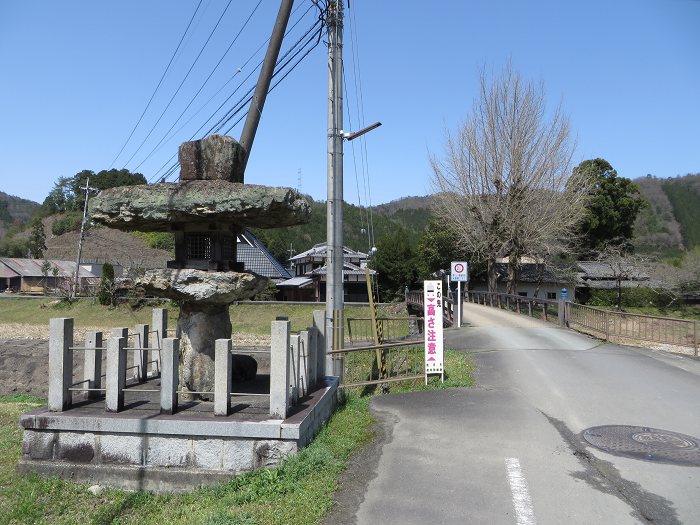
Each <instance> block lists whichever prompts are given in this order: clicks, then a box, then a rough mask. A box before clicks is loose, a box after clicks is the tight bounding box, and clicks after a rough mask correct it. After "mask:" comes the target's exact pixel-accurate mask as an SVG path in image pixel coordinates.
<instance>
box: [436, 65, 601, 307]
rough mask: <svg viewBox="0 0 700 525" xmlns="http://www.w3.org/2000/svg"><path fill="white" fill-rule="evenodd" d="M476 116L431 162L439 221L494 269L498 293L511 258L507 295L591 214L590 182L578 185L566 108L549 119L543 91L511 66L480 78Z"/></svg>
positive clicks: (492, 285) (491, 282)
mask: <svg viewBox="0 0 700 525" xmlns="http://www.w3.org/2000/svg"><path fill="white" fill-rule="evenodd" d="M480 86H481V87H480V95H479V98H478V100H476V101H475V102H474V107H473V110H472V114H471V116H470V117H469V118H468V119H467V121H466V122H464V123H463V124H462V125H460V126H459V127H458V129H457V131H456V132H455V133H450V132H449V131H448V132H447V133H446V135H447V137H446V143H445V153H444V155H443V156H442V158H437V157H436V156H434V155H431V159H430V160H431V164H432V168H433V172H434V177H433V182H434V186H435V189H436V191H438V192H439V195H440V199H439V202H440V206H439V209H438V214H439V215H440V216H441V217H442V218H443V219H444V220H448V221H450V223H451V224H454V226H455V230H456V231H457V233H458V236H459V238H458V239H457V241H458V242H459V243H461V244H462V245H463V247H464V248H465V249H466V250H467V251H468V252H469V253H474V254H476V255H477V256H478V257H480V258H482V259H483V260H485V261H486V262H487V273H488V288H489V290H490V291H495V290H496V259H497V258H498V257H504V256H506V255H507V256H508V260H509V264H508V291H509V292H510V293H514V292H515V288H516V286H517V279H518V276H517V267H518V261H519V260H520V258H521V257H522V256H523V255H527V254H533V255H538V254H543V253H553V252H555V251H557V250H559V249H561V248H562V247H564V246H565V245H566V242H567V238H568V239H569V240H570V239H571V238H572V237H573V235H574V228H575V226H576V224H577V223H578V222H579V221H580V218H581V217H582V214H583V212H584V205H585V202H586V200H587V198H588V184H589V183H587V182H586V181H585V180H583V179H581V180H575V181H574V180H572V177H573V176H572V175H570V174H571V157H572V154H573V144H572V140H571V138H570V130H569V121H568V118H567V117H566V115H564V114H563V112H562V110H561V107H560V106H559V107H557V108H556V109H555V110H554V111H553V112H552V113H551V114H548V113H547V112H546V107H545V99H544V87H543V85H542V84H533V83H532V82H526V81H524V80H523V79H522V77H521V76H520V75H519V74H518V73H516V72H514V71H513V69H512V67H511V66H510V64H508V66H506V68H505V69H504V71H503V73H502V74H501V75H500V76H498V77H496V78H494V79H493V80H491V81H489V78H488V77H487V75H486V74H485V73H482V74H481V84H480Z"/></svg>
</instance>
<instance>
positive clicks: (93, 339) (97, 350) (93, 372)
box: [83, 332, 102, 399]
mask: <svg viewBox="0 0 700 525" xmlns="http://www.w3.org/2000/svg"><path fill="white" fill-rule="evenodd" d="M85 348H90V349H91V350H85V365H84V366H83V380H84V381H85V383H84V385H85V387H86V388H102V332H87V333H86V334H85ZM87 397H88V399H96V398H98V397H100V392H96V391H92V392H88V393H87Z"/></svg>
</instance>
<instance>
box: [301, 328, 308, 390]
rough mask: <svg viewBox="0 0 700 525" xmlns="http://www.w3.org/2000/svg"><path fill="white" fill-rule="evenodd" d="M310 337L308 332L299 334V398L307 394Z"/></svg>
mask: <svg viewBox="0 0 700 525" xmlns="http://www.w3.org/2000/svg"><path fill="white" fill-rule="evenodd" d="M310 345H311V336H310V335H309V331H308V330H302V331H301V332H299V396H300V397H304V396H306V394H308V393H309V387H310V385H309V377H310V374H309V355H310V353H311V352H310V348H309V347H310Z"/></svg>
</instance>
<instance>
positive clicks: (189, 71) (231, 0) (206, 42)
mask: <svg viewBox="0 0 700 525" xmlns="http://www.w3.org/2000/svg"><path fill="white" fill-rule="evenodd" d="M232 2H233V0H229V1H228V3H227V4H226V7H225V8H224V10H223V11H222V13H221V15H220V16H219V19H218V20H217V21H216V24H215V25H214V28H213V29H212V30H211V32H210V33H209V36H208V37H207V39H206V41H205V42H204V45H202V48H201V49H200V50H199V53H198V54H197V56H196V57H195V59H194V61H193V62H192V65H191V66H190V68H189V69H188V70H187V73H185V78H183V79H182V82H180V85H179V86H178V87H177V89H176V90H175V93H173V96H172V97H170V100H169V101H168V104H167V105H166V106H165V108H164V109H163V111H162V112H161V114H160V116H159V117H158V120H156V122H155V124H153V127H151V130H150V131H149V132H148V134H147V135H146V137H145V138H144V139H143V141H141V144H139V147H138V148H136V151H135V152H134V153H133V155H131V157H129V159H128V160H127V161H126V162H125V163H124V165H125V166H126V165H127V164H129V162H131V160H132V159H133V158H134V157H135V156H136V154H137V153H138V152H139V151H141V148H142V147H143V145H144V144H145V143H146V141H147V140H148V138H149V137H150V136H151V134H152V133H153V131H154V130H155V129H156V126H158V123H159V122H160V121H161V119H162V118H163V116H164V115H165V113H166V111H168V108H169V107H170V105H171V104H172V103H173V100H175V97H176V96H177V94H178V93H179V92H180V89H182V86H183V84H184V83H185V81H186V80H187V79H188V78H189V76H190V73H191V72H192V70H193V69H194V66H195V65H196V64H197V62H198V61H199V58H200V57H201V56H202V53H204V50H205V49H206V47H207V45H208V44H209V41H210V40H211V38H212V36H214V33H215V32H216V29H217V28H218V27H219V24H220V23H221V20H222V19H223V18H224V15H225V14H226V12H227V11H228V8H229V7H230V6H231V3H232Z"/></svg>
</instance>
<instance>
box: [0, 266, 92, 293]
mask: <svg viewBox="0 0 700 525" xmlns="http://www.w3.org/2000/svg"><path fill="white" fill-rule="evenodd" d="M45 263H48V265H45ZM78 277H79V286H80V292H79V293H82V294H85V293H88V292H89V291H90V290H92V289H94V287H96V286H97V285H98V284H99V278H97V277H96V276H95V275H94V274H93V273H91V272H89V271H88V270H86V269H85V268H83V267H82V266H81V267H80V274H79V276H78ZM74 279H75V261H60V260H56V259H48V260H46V259H17V258H12V257H0V290H2V291H7V290H11V291H14V292H25V293H32V292H35V293H41V292H44V291H45V290H46V289H49V290H63V291H67V290H70V289H71V286H72V284H73V280H74Z"/></svg>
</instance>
